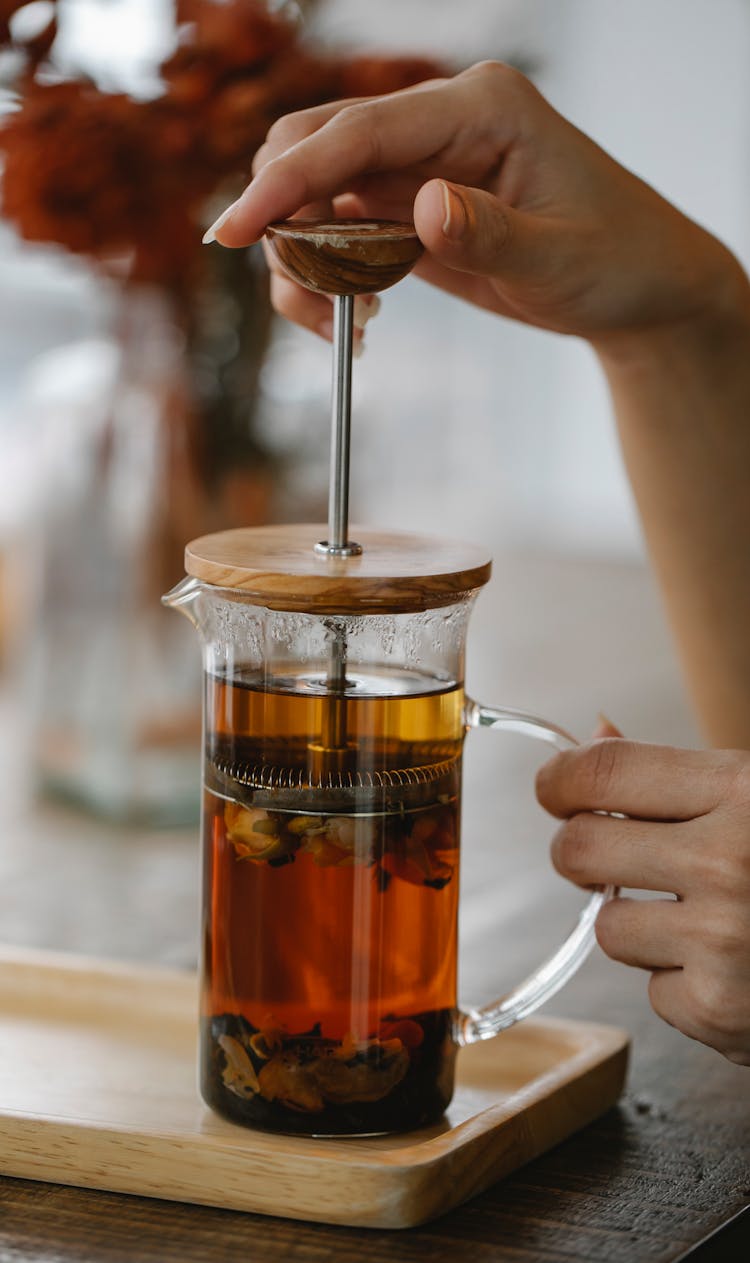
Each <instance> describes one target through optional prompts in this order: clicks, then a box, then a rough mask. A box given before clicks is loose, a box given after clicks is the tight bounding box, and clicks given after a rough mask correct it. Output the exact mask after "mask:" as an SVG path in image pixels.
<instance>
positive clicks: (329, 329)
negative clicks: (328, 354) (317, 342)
mask: <svg viewBox="0 0 750 1263" xmlns="http://www.w3.org/2000/svg"><path fill="white" fill-rule="evenodd" d="M318 333H319V334H320V336H321V338H325V339H326V341H327V342H333V321H332V320H321V322H320V324H319V325H318Z"/></svg>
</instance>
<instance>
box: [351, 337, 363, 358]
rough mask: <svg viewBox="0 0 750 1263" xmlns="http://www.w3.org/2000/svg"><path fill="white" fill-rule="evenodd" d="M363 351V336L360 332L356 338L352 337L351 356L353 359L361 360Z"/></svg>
mask: <svg viewBox="0 0 750 1263" xmlns="http://www.w3.org/2000/svg"><path fill="white" fill-rule="evenodd" d="M364 353H365V338H364V334H360V336H359V337H358V338H355V339H354V342H353V344H352V357H353V358H354V359H355V360H361V359H362V356H363V355H364Z"/></svg>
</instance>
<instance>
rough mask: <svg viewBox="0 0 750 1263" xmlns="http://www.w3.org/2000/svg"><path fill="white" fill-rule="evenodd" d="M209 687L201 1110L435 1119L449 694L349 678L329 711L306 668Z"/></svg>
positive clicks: (373, 677) (450, 878)
mask: <svg viewBox="0 0 750 1263" xmlns="http://www.w3.org/2000/svg"><path fill="white" fill-rule="evenodd" d="M206 690H207V693H206V744H207V750H206V755H207V758H206V781H205V800H204V856H205V872H204V983H203V996H202V1041H201V1043H202V1054H201V1057H202V1066H201V1075H202V1091H203V1095H204V1097H205V1099H206V1100H207V1101H208V1103H209V1104H210V1105H211V1106H212V1107H213V1108H215V1109H217V1110H219V1111H220V1112H221V1113H223V1114H225V1115H227V1116H228V1117H230V1118H233V1119H235V1120H236V1121H238V1122H244V1123H246V1124H251V1125H253V1126H258V1127H264V1128H267V1129H270V1130H274V1131H286V1132H294V1133H298V1134H312V1135H357V1134H359V1135H362V1134H371V1133H378V1132H388V1131H397V1130H403V1129H407V1128H412V1127H416V1126H419V1125H421V1124H423V1123H427V1122H431V1121H434V1120H435V1119H437V1118H438V1117H439V1116H440V1115H441V1113H442V1112H443V1110H444V1109H445V1107H446V1105H447V1104H448V1102H449V1100H450V1097H451V1094H452V1090H453V1063H454V1058H455V1044H454V1041H453V1036H452V1027H453V1020H454V1015H455V1005H456V950H457V940H456V926H457V901H458V844H459V833H458V829H459V817H458V809H459V790H460V767H461V747H462V741H463V734H464V729H463V692H462V690H460V689H457V688H455V687H450V688H446V686H445V684H444V683H442V684H441V683H439V682H437V681H435V680H434V679H432V678H430V677H423V678H421V679H420V678H419V677H417V676H416V675H415V674H414V673H412V672H402V673H401V674H399V673H398V672H393V673H391V672H388V673H387V674H382V675H380V674H378V673H377V672H376V671H367V672H357V671H349V672H347V684H346V688H345V690H344V694H343V698H342V697H340V698H339V699H338V700H336V699H332V698H331V696H330V694H328V693H327V692H326V682H325V678H324V677H322V676H320V675H318V676H316V675H315V674H314V673H313V672H310V673H308V674H307V675H306V674H305V673H304V672H302V671H297V672H296V673H295V674H293V675H291V674H290V675H287V676H286V677H285V678H283V679H275V680H269V679H267V678H263V679H260V678H257V677H253V676H251V675H248V676H247V677H246V678H242V677H241V676H239V677H234V678H232V679H231V680H229V679H226V678H222V677H218V676H208V677H207V680H206ZM332 706H338V707H339V712H338V713H337V714H334V715H333V716H332V713H331V709H330V708H331V707H332ZM342 706H343V710H342V709H341V708H342ZM332 733H336V734H338V736H337V740H338V741H339V743H340V744H339V745H338V746H337V747H336V748H332V747H331V745H330V740H331V734H332Z"/></svg>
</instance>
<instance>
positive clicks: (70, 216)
mask: <svg viewBox="0 0 750 1263" xmlns="http://www.w3.org/2000/svg"><path fill="white" fill-rule="evenodd" d="M17 7H18V5H17V4H16V3H10V4H9V3H8V0H5V2H4V0H0V30H1V29H2V22H4V21H5V22H6V25H7V18H8V16H9V15H10V14H11V13H12V12H13V11H14V10H15V9H16V8H17ZM178 16H179V18H180V19H181V20H184V21H187V22H188V23H189V25H188V26H187V27H186V28H185V31H184V34H183V40H182V43H181V44H180V45H179V47H178V49H177V51H176V52H175V53H174V54H173V56H171V57H170V58H169V59H168V60H167V61H166V62H165V64H164V66H163V67H162V72H163V77H164V82H165V91H164V94H163V95H162V96H161V97H160V98H158V99H157V100H154V101H146V102H139V101H134V100H132V99H131V98H129V97H127V96H124V95H113V94H107V93H102V92H100V91H98V90H97V89H96V88H94V87H93V86H92V85H90V84H88V83H78V82H72V83H71V82H68V83H57V84H49V83H39V82H37V81H36V80H35V79H34V77H33V76H31V77H29V78H28V79H27V82H26V85H25V95H24V100H23V104H22V108H21V109H20V110H19V111H18V112H17V113H15V114H11V115H9V116H8V117H7V118H6V119H5V120H4V122H3V124H2V127H1V128H0V150H4V152H5V171H4V179H3V209H4V211H5V214H6V215H7V216H8V217H9V218H11V219H13V220H14V221H15V222H16V223H17V224H18V225H19V227H20V230H21V233H22V235H23V236H24V237H26V238H27V239H29V240H33V241H56V242H59V243H60V244H61V245H64V246H67V247H68V249H70V250H73V251H75V252H76V253H79V254H88V255H91V256H93V257H94V258H97V259H100V260H104V261H106V260H108V259H109V258H112V257H120V258H122V256H123V255H126V256H127V257H128V258H130V260H131V271H130V275H131V277H132V278H133V279H140V280H143V279H149V280H161V281H163V282H164V283H168V284H170V285H175V284H178V283H180V282H182V281H183V280H184V279H185V278H186V274H187V272H188V270H189V268H190V265H191V262H192V261H193V259H194V258H195V256H196V254H197V253H198V246H199V241H200V232H199V228H198V224H199V220H200V218H201V211H202V208H203V206H204V204H205V201H206V199H207V197H208V196H209V194H210V193H212V192H213V191H214V190H216V189H217V188H218V187H219V186H220V185H222V184H223V183H224V182H226V181H228V180H234V181H235V182H237V181H239V180H240V179H241V178H243V177H244V176H246V174H247V172H248V169H249V167H250V163H251V161H252V157H253V155H254V153H255V151H256V149H257V148H258V146H259V145H260V144H261V143H262V141H263V139H264V137H265V135H266V132H267V131H268V128H269V126H270V125H271V123H272V122H273V121H274V120H275V119H276V118H278V117H280V116H281V115H282V114H285V113H288V112H289V111H290V110H296V109H302V108H305V107H307V106H310V105H316V104H318V103H320V102H322V101H327V100H332V99H335V98H336V97H339V96H351V95H365V96H369V95H377V94H379V93H381V92H389V91H393V90H394V89H396V88H401V87H405V86H407V85H408V84H410V83H414V82H416V81H417V80H419V79H423V78H426V77H431V76H433V75H434V74H436V73H439V67H437V66H436V65H435V64H434V63H433V62H430V61H425V60H422V59H419V58H413V57H411V58H387V57H360V58H356V59H355V60H353V61H352V60H349V61H341V60H338V59H334V58H331V57H318V56H315V55H314V54H313V53H311V52H309V51H306V50H304V49H302V48H301V47H300V45H299V43H298V41H297V33H296V28H295V26H294V25H293V23H291V22H289V21H287V20H285V19H283V18H281V17H278V16H273V15H271V14H269V13H268V11H267V10H266V8H265V7H264V5H263V4H261V3H260V2H259V0H225V2H223V3H215V2H214V0H178ZM41 47H42V45H41V44H40V48H41Z"/></svg>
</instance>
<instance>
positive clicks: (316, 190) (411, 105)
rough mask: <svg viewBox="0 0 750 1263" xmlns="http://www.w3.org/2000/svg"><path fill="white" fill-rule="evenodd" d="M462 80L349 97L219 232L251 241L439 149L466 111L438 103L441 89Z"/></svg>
mask: <svg viewBox="0 0 750 1263" xmlns="http://www.w3.org/2000/svg"><path fill="white" fill-rule="evenodd" d="M454 82H455V81H453V80H449V81H447V82H446V81H443V80H433V81H431V82H429V83H427V84H419V85H417V86H416V87H414V88H405V89H403V90H402V91H400V92H394V93H391V94H390V95H389V96H384V97H373V98H371V99H370V100H365V101H358V102H356V103H354V104H345V105H343V106H342V107H341V108H340V109H339V110H338V111H337V112H336V113H334V114H333V116H332V117H330V118H328V119H327V120H326V121H325V122H323V124H322V125H321V126H320V127H318V128H317V130H315V131H314V132H312V133H311V135H309V136H306V137H304V138H303V139H302V140H300V141H298V142H297V143H296V144H293V145H292V146H291V148H289V149H286V150H285V151H284V152H283V153H280V154H279V155H278V156H277V157H272V158H271V159H270V161H268V162H267V163H266V164H265V165H264V166H262V167H261V169H260V170H259V171H258V174H257V175H256V176H255V178H254V179H253V181H252V183H251V184H249V185H248V187H247V188H246V189H245V192H244V193H243V194H242V196H241V197H240V198H239V200H238V201H237V202H235V204H234V206H233V207H232V208H231V215H230V216H229V217H228V218H227V219H226V220H224V221H223V222H222V224H221V227H220V228H218V229H217V233H216V235H217V239H218V240H219V241H221V243H222V245H227V246H241V245H249V244H250V243H251V242H253V241H258V240H259V239H260V237H262V236H263V233H264V232H265V230H266V228H267V227H268V225H269V224H271V223H274V222H275V221H276V220H279V219H287V218H288V217H289V216H291V215H294V214H296V213H297V212H298V211H299V209H300V207H302V206H305V205H307V204H309V203H310V202H317V201H320V200H322V199H325V198H331V197H335V196H336V195H337V194H339V193H342V192H345V191H346V190H347V189H348V188H349V186H350V185H351V184H352V183H353V182H354V181H356V180H357V179H358V178H359V177H360V176H362V175H365V174H369V173H372V172H376V171H392V170H398V169H400V168H403V167H407V166H411V165H412V164H414V163H419V162H424V161H425V159H428V158H430V157H432V156H434V155H435V154H437V153H439V152H440V151H441V150H442V149H444V148H445V147H446V146H447V145H448V144H449V142H450V140H451V139H452V137H453V136H454V135H455V133H456V130H457V127H458V126H459V124H460V118H459V112H458V111H456V110H453V109H450V108H447V106H446V105H441V106H439V107H438V106H436V102H435V96H434V95H433V94H438V93H439V94H440V96H444V95H445V94H446V93H451V94H452V95H453V87H454ZM455 95H456V97H457V98H458V97H459V95H460V94H458V93H456V94H455Z"/></svg>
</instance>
